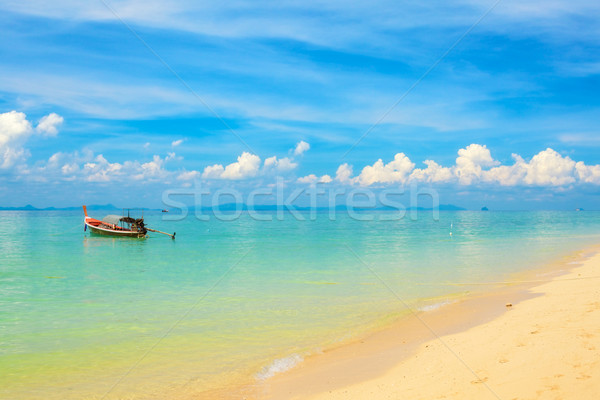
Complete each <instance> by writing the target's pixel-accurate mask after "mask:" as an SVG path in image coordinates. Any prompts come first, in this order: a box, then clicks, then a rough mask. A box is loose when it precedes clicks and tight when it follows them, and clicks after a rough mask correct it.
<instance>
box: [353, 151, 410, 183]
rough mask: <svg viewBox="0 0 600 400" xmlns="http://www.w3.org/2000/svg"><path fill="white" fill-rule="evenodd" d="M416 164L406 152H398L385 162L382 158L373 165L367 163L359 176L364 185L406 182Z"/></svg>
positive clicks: (359, 180)
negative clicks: (391, 159) (392, 158)
mask: <svg viewBox="0 0 600 400" xmlns="http://www.w3.org/2000/svg"><path fill="white" fill-rule="evenodd" d="M414 167H415V164H414V163H413V162H411V161H410V159H409V158H408V157H407V156H406V155H405V154H404V153H398V154H396V155H395V156H394V160H393V161H390V162H389V163H387V164H384V163H383V161H382V160H381V158H380V159H379V160H377V161H376V162H375V164H373V165H367V166H366V167H364V168H363V170H362V172H361V173H360V175H359V176H358V182H359V183H360V184H361V185H363V186H369V185H372V184H374V183H405V182H406V181H407V178H408V176H409V175H410V173H411V172H412V170H413V168H414Z"/></svg>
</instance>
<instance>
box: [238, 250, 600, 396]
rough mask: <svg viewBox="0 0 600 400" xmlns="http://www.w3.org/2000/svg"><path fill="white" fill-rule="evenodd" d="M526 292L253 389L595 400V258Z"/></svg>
mask: <svg viewBox="0 0 600 400" xmlns="http://www.w3.org/2000/svg"><path fill="white" fill-rule="evenodd" d="M528 286H529V287H523V286H521V287H514V286H513V287H510V288H505V289H503V290H498V291H495V293H494V294H493V295H489V296H484V297H476V298H471V299H468V300H466V301H463V302H460V303H458V304H454V305H450V306H447V307H443V308H442V309H440V310H438V311H436V312H429V313H419V314H416V315H413V316H412V317H409V318H407V319H406V320H405V321H404V322H402V323H400V324H397V325H396V326H394V327H392V328H390V329H387V330H385V331H383V332H379V333H377V334H374V335H372V336H370V337H368V338H365V339H364V340H361V341H358V342H356V343H353V344H350V345H347V346H342V347H340V348H338V349H333V350H331V351H328V352H326V353H323V354H319V355H316V356H313V357H310V358H308V359H307V360H306V361H305V362H303V363H302V364H300V365H299V366H298V367H296V368H294V369H292V370H290V371H288V372H286V373H284V374H281V375H279V376H276V377H274V378H272V379H270V380H268V381H267V382H265V383H264V384H262V385H261V386H259V387H255V388H254V389H255V390H257V391H258V392H255V394H256V395H257V397H259V398H268V399H312V400H325V399H502V400H505V399H596V398H600V254H595V255H592V256H589V257H588V258H587V259H585V260H583V261H582V264H581V265H580V266H575V267H574V268H572V269H570V270H569V271H568V272H567V273H564V274H561V275H559V276H555V277H554V278H553V279H552V280H550V281H548V282H545V283H541V284H538V285H537V286H533V285H532V284H531V283H529V285H528ZM526 289H527V290H526ZM506 303H512V307H506ZM249 397H250V396H249ZM251 397H254V396H251Z"/></svg>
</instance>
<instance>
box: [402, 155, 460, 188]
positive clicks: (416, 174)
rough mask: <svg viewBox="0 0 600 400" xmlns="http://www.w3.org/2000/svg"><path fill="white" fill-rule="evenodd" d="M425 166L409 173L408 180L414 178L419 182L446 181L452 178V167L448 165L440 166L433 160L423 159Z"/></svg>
mask: <svg viewBox="0 0 600 400" xmlns="http://www.w3.org/2000/svg"><path fill="white" fill-rule="evenodd" d="M424 164H425V165H427V168H424V169H421V168H417V169H415V170H413V172H412V173H411V174H410V177H409V180H415V181H420V182H429V183H435V182H448V181H451V180H452V179H453V178H454V175H453V173H452V169H451V168H448V167H442V166H441V165H439V164H438V163H436V162H435V161H433V160H425V162H424Z"/></svg>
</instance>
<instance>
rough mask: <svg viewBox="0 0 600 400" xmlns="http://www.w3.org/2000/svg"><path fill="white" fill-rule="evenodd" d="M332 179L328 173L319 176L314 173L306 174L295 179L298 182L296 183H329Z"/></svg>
mask: <svg viewBox="0 0 600 400" xmlns="http://www.w3.org/2000/svg"><path fill="white" fill-rule="evenodd" d="M332 181H333V179H331V176H329V175H323V176H321V177H320V178H319V177H318V176H316V175H315V174H310V175H306V176H303V177H301V178H298V179H297V180H296V182H298V183H308V184H315V183H331V182H332Z"/></svg>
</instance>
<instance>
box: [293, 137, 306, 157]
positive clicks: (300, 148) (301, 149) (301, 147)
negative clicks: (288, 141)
mask: <svg viewBox="0 0 600 400" xmlns="http://www.w3.org/2000/svg"><path fill="white" fill-rule="evenodd" d="M309 149H310V144H308V143H306V142H305V141H304V140H301V141H299V142H298V144H296V148H295V149H294V155H295V156H300V155H302V154H304V153H305V152H306V151H308V150H309Z"/></svg>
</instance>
